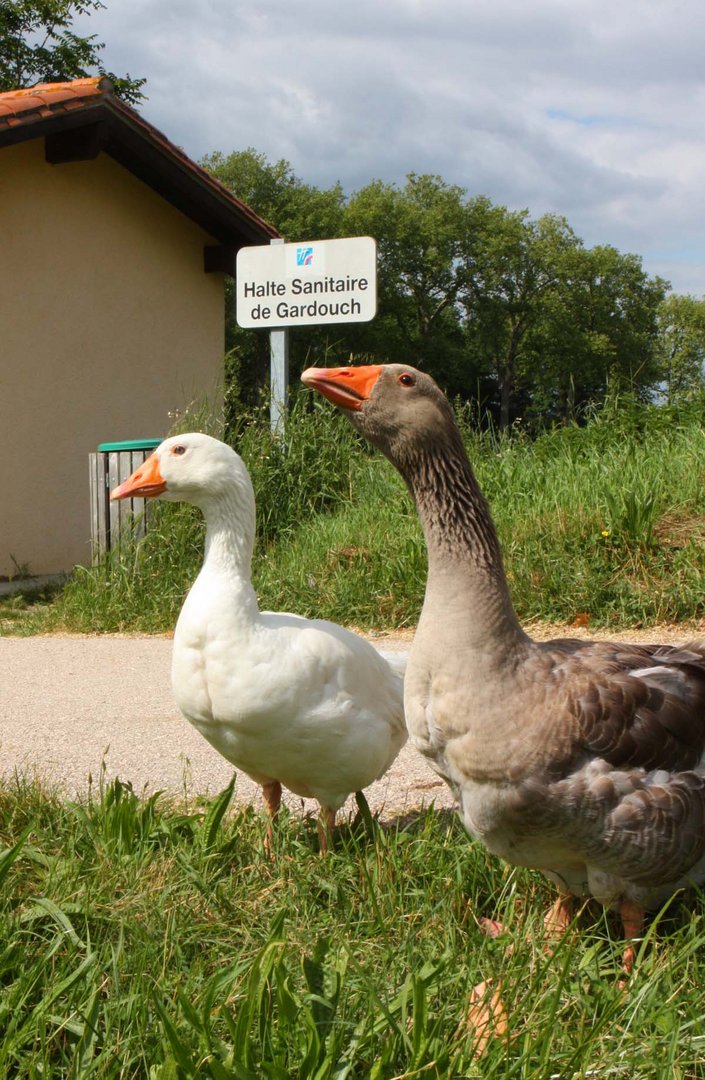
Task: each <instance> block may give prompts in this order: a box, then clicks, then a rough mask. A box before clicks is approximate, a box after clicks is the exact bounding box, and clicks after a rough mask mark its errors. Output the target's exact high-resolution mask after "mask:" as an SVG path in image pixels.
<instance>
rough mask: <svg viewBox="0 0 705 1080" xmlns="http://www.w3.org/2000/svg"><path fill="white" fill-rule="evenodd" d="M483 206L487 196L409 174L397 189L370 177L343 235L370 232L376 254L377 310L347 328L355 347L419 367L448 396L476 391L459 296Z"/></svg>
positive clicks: (475, 373)
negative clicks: (367, 319) (372, 317)
mask: <svg viewBox="0 0 705 1080" xmlns="http://www.w3.org/2000/svg"><path fill="white" fill-rule="evenodd" d="M489 209H490V203H489V200H487V199H484V198H477V199H471V200H468V199H467V198H466V193H465V191H464V189H463V188H461V187H458V186H457V185H455V184H447V183H446V182H445V181H444V180H442V179H441V177H439V176H433V175H417V174H415V173H410V174H409V175H408V176H407V180H406V184H405V186H404V187H403V188H398V187H397V186H396V185H394V184H385V183H383V182H382V181H380V180H375V181H373V182H372V183H370V184H368V185H367V186H366V187H364V188H362V189H361V190H360V191H358V192H356V193H355V194H354V195H352V196H351V198H350V200H349V202H348V207H347V210H346V214H345V223H346V228H347V232H348V234H350V235H361V234H365V233H367V234H369V235H370V236H374V237H375V239H376V240H377V255H378V264H377V281H378V314H377V318H376V319H375V321H374V324H369V323H368V324H360V326H358V327H357V328H353V327H351V328H350V337H351V339H352V340H353V341H354V342H355V347H356V348H355V351H361V352H364V353H366V354H368V355H369V356H374V357H375V358H377V359H379V360H400V361H408V362H409V363H412V364H415V365H416V366H417V367H420V368H425V369H426V370H428V371H429V372H430V373H431V374H432V375H434V377H435V378H437V379H438V380H439V381H440V382H441V383H442V384H443V386H444V388H445V389H446V390H447V391H448V392H449V393H450V394H457V393H460V392H461V391H464V392H465V393H466V394H467V393H468V390H469V388H472V389H471V390H470V392H473V391H474V390H475V389H476V383H477V378H478V376H479V372H478V371H477V370H476V367H475V366H474V364H473V362H472V358H471V357H470V356H469V354H468V351H467V348H466V344H465V342H464V341H463V334H462V325H461V319H462V310H461V307H460V303H459V300H460V297H461V294H462V291H463V289H464V287H465V284H466V280H467V266H468V262H469V261H471V260H472V258H473V252H474V251H475V248H476V246H477V237H478V236H479V235H481V233H482V224H483V223H484V222H485V220H486V218H487V215H488V213H489Z"/></svg>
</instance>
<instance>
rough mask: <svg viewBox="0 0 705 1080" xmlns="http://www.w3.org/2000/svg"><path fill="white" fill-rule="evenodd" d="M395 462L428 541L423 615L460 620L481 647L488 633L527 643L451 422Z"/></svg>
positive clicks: (496, 542) (483, 501)
mask: <svg viewBox="0 0 705 1080" xmlns="http://www.w3.org/2000/svg"><path fill="white" fill-rule="evenodd" d="M397 466H398V467H399V469H400V471H401V473H402V475H403V477H404V479H405V480H406V483H407V485H408V487H409V489H410V491H411V493H412V495H413V497H414V501H415V503H416V507H417V510H418V514H419V518H420V520H421V525H422V527H423V531H424V536H425V539H426V546H427V549H428V580H427V586H426V598H425V600H424V615H423V616H422V617H425V618H427V619H428V620H429V621H432V622H434V624H440V623H441V622H443V621H444V620H445V621H447V622H448V623H449V624H450V623H452V622H455V623H456V626H455V628H453V632H455V631H456V630H460V629H461V627H459V626H458V625H457V623H458V622H459V621H460V622H462V623H463V624H464V626H463V627H462V630H463V633H464V634H465V637H466V640H468V643H470V641H475V642H476V643H477V644H478V645H480V644H482V646H483V647H487V645H488V644H489V643H490V642H491V641H492V640H494V641H495V642H499V641H502V642H503V643H504V645H505V646H508V647H509V648H510V649H511V648H512V647H513V644H514V643H516V642H518V641H522V642H524V643H526V642H527V641H528V639H527V638H526V635H525V634H524V632H523V630H522V629H521V627H520V625H519V622H518V619H517V617H516V614H515V612H514V608H513V606H512V602H511V597H510V594H509V588H508V585H507V579H506V575H505V572H504V564H503V560H502V553H501V550H500V546H499V540H498V538H497V531H496V529H495V525H494V522H493V520H492V515H491V513H490V508H489V505H488V503H487V500H486V499H485V496H484V495H483V494H482V491H481V490H480V487H479V485H478V483H477V480H476V479H475V475H474V473H473V471H472V468H471V466H470V463H469V461H468V459H467V455H466V453H465V448H464V446H463V443H462V438H461V435H460V432H459V431H458V430H457V428H456V427H455V425H454V424H453V426H452V428H451V429H450V430H446V431H444V432H443V437H442V438H440V437H439V439H438V440H437V441H433V442H431V441H428V442H427V443H426V444H425V445H424V446H423V448H422V449H420V448H414V449H413V450H411V451H410V452H409V453H408V454H407V455H406V456H405V459H404V460H403V461H397ZM446 616H447V618H446ZM502 652H504V649H502Z"/></svg>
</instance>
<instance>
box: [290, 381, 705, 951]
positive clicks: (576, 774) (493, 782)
mask: <svg viewBox="0 0 705 1080" xmlns="http://www.w3.org/2000/svg"><path fill="white" fill-rule="evenodd" d="M302 378H303V381H304V382H305V383H306V384H307V385H309V386H311V387H312V388H314V389H317V390H319V391H320V392H321V393H323V394H324V395H325V396H326V397H328V398H329V399H330V400H332V401H333V402H334V404H336V405H338V406H339V407H340V408H342V409H343V410H344V411H345V413H346V415H347V416H348V417H349V419H350V420H351V421H352V422H353V424H354V425H355V426H356V427H357V428H358V429H359V431H360V432H361V433H362V434H363V435H364V436H365V437H366V438H368V439H369V441H370V442H372V443H373V444H374V445H376V446H377V447H378V448H379V449H381V450H382V451H383V453H385V454H386V456H387V457H388V458H389V459H390V460H391V461H392V463H393V464H394V465H395V466H396V467H397V468H398V469H399V471H400V472H401V474H402V475H403V477H404V479H405V480H406V483H407V485H408V487H409V489H410V491H411V493H412V495H413V497H414V500H415V502H416V506H417V509H418V513H419V516H420V519H421V522H422V525H423V530H424V535H425V538H426V543H427V547H428V567H429V568H428V580H427V586H426V594H425V599H424V605H423V610H422V613H421V617H420V620H419V625H418V630H417V633H416V637H415V639H414V643H413V646H412V649H411V653H410V656H409V661H408V665H407V672H406V683H405V710H406V719H407V725H408V727H409V731H410V735H411V738H412V740H413V742H414V744H415V746H416V748H417V749H418V750H419V751H420V752H421V753H422V754H423V755H424V756H425V757H427V758H428V760H429V761H430V762H431V764H432V765H433V767H434V768H435V769H436V770H437V772H438V773H440V775H441V776H443V778H444V779H445V780H446V781H447V783H448V784H449V785H450V786H451V788H452V789H453V790H454V792H455V793H456V795H457V798H458V800H459V803H460V806H461V812H462V816H463V819H464V822H465V825H466V826H467V828H468V830H469V832H470V833H471V834H472V835H473V836H475V837H477V838H478V839H479V840H481V841H482V842H483V843H484V844H486V846H487V847H488V848H489V849H490V850H491V851H493V852H495V853H496V854H497V855H500V856H501V857H502V858H504V859H506V860H507V861H508V862H510V863H512V864H515V865H521V866H529V867H534V868H536V869H540V870H542V871H544V872H545V873H546V874H547V875H548V876H550V877H551V878H553V879H554V880H555V881H556V882H557V883H558V884H559V886H560V888H561V890H562V891H563V892H564V893H569V894H573V895H578V896H583V895H592V896H594V897H596V898H597V899H598V900H600V901H602V902H603V903H604V904H606V905H609V906H613V907H615V908H617V909H618V910H620V911H621V912H622V915H623V918H624V920H625V928H626V927H627V920H628V921H629V926H630V928H631V930H632V932H634V929H635V928H638V920H637V922H636V923H635V921H634V917H633V916H634V911H635V909H639V910H640V911H643V909H644V908H647V909H648V908H654V907H657V906H659V905H660V904H661V903H662V902H663V901H664V900H665V899H666V898H667V897H668V896H670V895H672V893H673V892H674V891H676V890H677V889H679V888H680V887H682V886H684V885H686V884H688V883H690V882H694V883H697V882H700V881H702V880H704V879H705V647H704V646H703V645H702V644H698V643H693V644H692V645H688V646H684V647H676V648H674V647H669V646H663V645H630V644H612V643H605V642H585V641H579V640H571V639H565V640H556V641H550V642H547V643H541V642H536V641H533V640H532V639H531V638H529V637H528V636H527V635H526V634H525V633H524V631H523V630H522V628H521V627H520V625H519V623H518V620H517V618H516V615H515V613H514V610H513V607H512V604H511V600H510V597H509V592H508V588H507V583H506V577H505V573H504V569H503V565H502V558H501V553H500V550H499V544H498V541H497V536H496V531H495V528H494V525H493V523H492V519H491V515H490V511H489V508H488V505H487V502H486V500H485V498H484V496H483V495H482V493H481V491H480V489H479V487H478V485H477V482H476V480H475V477H474V475H473V472H472V469H471V467H470V464H469V462H468V460H467V456H466V453H465V449H464V447H463V443H462V439H461V436H460V433H459V431H458V429H457V426H456V424H455V420H454V417H453V413H452V410H451V408H450V405H449V404H448V402H447V399H446V398H445V396H444V395H443V394H442V393H441V391H440V390H439V389H438V387H437V386H436V384H435V383H434V382H433V380H432V379H431V378H430V377H429V376H427V375H425V374H424V373H422V372H418V371H416V370H414V369H413V368H408V367H404V366H402V365H398V364H390V365H379V366H377V365H375V366H368V367H362V368H333V369H326V368H310V369H309V370H308V371H307V372H305V373H304V375H303V376H302Z"/></svg>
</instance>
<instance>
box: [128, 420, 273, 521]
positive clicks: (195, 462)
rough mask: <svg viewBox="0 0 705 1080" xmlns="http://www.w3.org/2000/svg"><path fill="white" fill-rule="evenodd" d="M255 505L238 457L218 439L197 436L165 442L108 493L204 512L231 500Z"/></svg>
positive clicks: (174, 438) (180, 437)
mask: <svg viewBox="0 0 705 1080" xmlns="http://www.w3.org/2000/svg"><path fill="white" fill-rule="evenodd" d="M238 495H239V496H240V499H241V500H242V499H243V498H244V500H245V501H246V502H247V503H249V502H250V501H252V502H254V495H253V494H252V484H251V482H250V477H249V474H248V472H247V469H246V468H245V464H244V462H243V460H242V458H241V457H240V455H239V454H236V453H235V451H234V450H233V449H232V447H230V446H227V445H226V444H225V443H224V442H220V440H219V439H213V438H212V437H211V436H210V435H203V434H201V433H200V432H189V433H188V434H186V435H173V436H172V437H171V438H169V439H165V440H164V442H163V443H160V445H159V446H158V447H157V449H156V450H155V451H154V453H153V454H151V455H150V456H149V457H148V458H147V460H146V461H145V462H144V463H143V464H142V465H140V466H139V467H138V468H137V469H135V471H134V472H133V473H132V475H131V476H129V477H128V478H127V480H125V481H124V482H123V483H122V484H119V485H118V487H116V488H114V489H113V491H111V493H110V498H111V499H128V498H137V499H148V498H153V497H155V496H162V497H163V498H165V499H169V500H171V501H173V502H189V503H193V504H194V505H195V506H199V507H201V509H204V508H205V507H206V505H207V504H209V503H217V502H220V501H230V500H231V499H232V498H233V496H235V497H237V496H238Z"/></svg>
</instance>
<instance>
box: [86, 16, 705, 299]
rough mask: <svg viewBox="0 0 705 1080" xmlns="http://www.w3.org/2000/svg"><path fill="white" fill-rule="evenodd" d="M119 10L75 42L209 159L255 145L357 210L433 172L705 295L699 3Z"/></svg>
mask: <svg viewBox="0 0 705 1080" xmlns="http://www.w3.org/2000/svg"><path fill="white" fill-rule="evenodd" d="M104 3H105V4H106V8H105V9H104V10H102V11H98V12H95V13H94V14H92V15H91V16H90V17H79V18H77V19H76V20H75V22H74V30H75V31H76V32H78V33H81V34H85V33H94V34H96V35H97V38H98V40H100V41H104V42H105V45H106V47H105V50H104V52H103V54H102V55H103V62H104V64H105V67H106V68H107V69H108V70H111V71H114V72H116V74H118V75H124V74H125V73H127V72H129V74H130V75H132V76H135V77H136V76H144V77H146V79H147V83H146V86H145V87H144V91H145V93H146V95H147V100H146V101H144V102H142V103H141V104H140V105H139V109H140V112H141V113H142V114H143V115H144V116H145V118H146V119H147V120H149V121H150V123H152V124H154V125H155V126H156V127H157V128H159V129H160V130H161V131H162V132H163V133H164V134H165V135H167V137H168V138H169V139H171V140H172V142H175V143H177V144H178V145H179V146H181V147H182V148H183V149H184V150H185V151H186V153H187V154H189V155H190V156H191V157H192V158H194V159H195V160H199V159H200V158H202V157H203V156H204V155H205V154H207V153H210V152H212V151H215V150H219V151H222V152H223V153H224V154H226V155H227V154H229V153H231V152H232V151H235V150H244V149H246V148H247V147H253V148H254V149H255V150H257V151H258V152H260V153H264V154H265V155H266V157H267V158H268V160H269V161H278V160H280V159H281V158H284V159H286V160H287V161H288V162H289V163H290V164H291V166H292V168H293V170H294V172H295V174H296V175H297V176H298V177H299V178H300V179H301V180H303V181H305V182H306V183H309V184H314V185H316V186H317V187H321V188H325V187H330V186H331V185H332V184H334V183H335V182H336V181H340V183H341V184H342V186H343V190H344V191H345V193H346V194H348V195H349V194H352V193H353V192H354V191H357V190H359V189H360V188H361V187H364V186H365V185H366V184H367V183H369V182H370V181H371V180H383V181H385V182H388V183H393V184H397V185H398V186H400V187H402V186H403V185H404V182H405V178H406V176H407V174H408V173H412V172H413V173H419V174H422V173H433V174H436V175H438V176H440V177H442V179H443V180H445V181H446V182H447V183H452V184H459V185H460V186H461V187H462V188H464V189H465V191H466V192H467V194H468V196H469V197H471V196H474V195H479V194H482V195H486V196H488V197H489V198H490V199H491V200H492V202H493V203H496V204H499V205H502V206H506V207H508V208H509V209H512V210H519V209H524V208H526V209H528V211H529V214H530V216H531V217H532V218H536V217H539V216H540V215H542V214H544V213H554V214H560V215H563V216H564V217H565V218H566V219H567V220H568V223H569V224H570V225H571V227H572V228H573V230H574V231H575V233H576V234H577V235H578V236H579V237H581V238H582V240H583V241H584V242H585V244H586V245H587V246H588V247H592V246H594V245H596V244H611V245H613V246H614V247H616V248H618V249H619V250H620V251H622V252H633V253H635V254H638V255H640V256H641V257H642V259H643V266H644V269H645V270H646V271H647V273H649V274H650V275H659V276H661V277H663V278H665V279H666V280H667V281H669V282H670V283H671V287H672V289H673V290H674V291H675V292H678V293H691V294H693V295H695V296H697V297H701V296H703V295H705V9H703V7H702V0H352V2H351V0H348V2H342V0H250V2H243V0H104ZM289 239H291V240H304V239H307V238H306V237H290V238H289Z"/></svg>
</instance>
